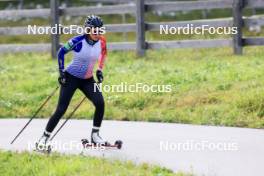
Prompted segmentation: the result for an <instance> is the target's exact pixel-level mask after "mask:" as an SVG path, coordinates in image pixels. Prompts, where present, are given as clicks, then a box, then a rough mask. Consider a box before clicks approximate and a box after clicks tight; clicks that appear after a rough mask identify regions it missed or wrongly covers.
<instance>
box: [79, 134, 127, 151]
mask: <svg viewBox="0 0 264 176" xmlns="http://www.w3.org/2000/svg"><path fill="white" fill-rule="evenodd" d="M81 142H82V145H83V147H84V148H96V147H101V148H116V149H121V148H122V144H123V142H122V141H121V140H117V141H115V143H114V144H111V143H109V142H107V141H105V140H103V139H102V137H101V136H100V135H99V131H96V132H92V134H91V141H90V142H89V140H88V139H82V140H81Z"/></svg>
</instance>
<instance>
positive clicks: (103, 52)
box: [98, 37, 107, 70]
mask: <svg viewBox="0 0 264 176" xmlns="http://www.w3.org/2000/svg"><path fill="white" fill-rule="evenodd" d="M100 40H101V54H100V57H99V60H98V70H102V69H103V67H104V64H105V60H106V55H107V48H106V40H105V38H104V37H101V38H100Z"/></svg>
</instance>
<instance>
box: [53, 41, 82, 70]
mask: <svg viewBox="0 0 264 176" xmlns="http://www.w3.org/2000/svg"><path fill="white" fill-rule="evenodd" d="M83 37H84V36H77V37H74V38H72V39H70V40H69V41H68V42H67V43H65V44H64V45H63V46H62V47H61V48H60V49H59V52H58V65H59V71H63V70H64V56H65V54H67V53H68V52H69V51H71V50H75V49H77V48H79V47H78V46H77V45H78V44H79V43H80V41H81V40H82V39H83ZM80 47H81V46H80Z"/></svg>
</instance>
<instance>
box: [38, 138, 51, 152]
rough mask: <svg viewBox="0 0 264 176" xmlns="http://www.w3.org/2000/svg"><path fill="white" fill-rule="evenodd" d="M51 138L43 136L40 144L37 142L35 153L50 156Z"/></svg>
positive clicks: (39, 141)
mask: <svg viewBox="0 0 264 176" xmlns="http://www.w3.org/2000/svg"><path fill="white" fill-rule="evenodd" d="M48 140H49V137H47V136H45V135H43V136H42V137H41V138H40V139H39V140H38V142H36V149H35V151H37V152H41V153H47V154H49V153H50V152H51V145H50V144H49V141H48Z"/></svg>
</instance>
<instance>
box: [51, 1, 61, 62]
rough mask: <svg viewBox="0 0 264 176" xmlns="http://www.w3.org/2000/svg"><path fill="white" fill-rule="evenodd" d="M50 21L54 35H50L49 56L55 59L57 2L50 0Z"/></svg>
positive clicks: (57, 23) (57, 42) (57, 17)
mask: <svg viewBox="0 0 264 176" xmlns="http://www.w3.org/2000/svg"><path fill="white" fill-rule="evenodd" d="M50 19H51V27H56V32H57V33H56V34H51V55H52V58H56V57H57V51H58V49H59V42H60V35H59V0H50Z"/></svg>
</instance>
